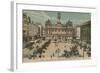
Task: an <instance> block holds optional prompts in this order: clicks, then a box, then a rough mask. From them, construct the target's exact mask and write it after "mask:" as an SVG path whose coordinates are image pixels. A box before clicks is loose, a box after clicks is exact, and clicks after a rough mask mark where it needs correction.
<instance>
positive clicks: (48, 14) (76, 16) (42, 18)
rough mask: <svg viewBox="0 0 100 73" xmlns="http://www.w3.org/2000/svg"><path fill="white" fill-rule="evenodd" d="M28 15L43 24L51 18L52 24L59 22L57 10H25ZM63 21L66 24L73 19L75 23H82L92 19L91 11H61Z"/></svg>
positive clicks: (35, 21)
mask: <svg viewBox="0 0 100 73" xmlns="http://www.w3.org/2000/svg"><path fill="white" fill-rule="evenodd" d="M23 13H26V14H27V16H29V17H31V20H32V21H33V22H34V23H37V22H39V23H41V24H42V25H44V24H45V22H46V21H47V20H48V19H50V20H51V22H52V24H56V23H57V13H58V12H57V11H36V10H23ZM60 13H61V23H62V24H65V23H66V22H67V21H68V20H70V21H72V22H73V24H74V25H81V24H82V23H84V22H86V21H88V20H91V13H83V12H60Z"/></svg>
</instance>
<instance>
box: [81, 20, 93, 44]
mask: <svg viewBox="0 0 100 73" xmlns="http://www.w3.org/2000/svg"><path fill="white" fill-rule="evenodd" d="M80 27H81V34H80V38H81V41H85V42H87V43H91V21H87V22H85V23H84V24H83V25H81V26H80Z"/></svg>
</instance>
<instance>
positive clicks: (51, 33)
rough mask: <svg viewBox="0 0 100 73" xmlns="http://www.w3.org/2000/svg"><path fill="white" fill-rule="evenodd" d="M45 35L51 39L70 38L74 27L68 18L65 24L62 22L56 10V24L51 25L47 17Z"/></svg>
mask: <svg viewBox="0 0 100 73" xmlns="http://www.w3.org/2000/svg"><path fill="white" fill-rule="evenodd" d="M45 35H46V37H47V38H48V39H52V40H59V41H64V40H71V39H73V37H74V36H75V29H74V27H73V24H72V22H71V21H70V20H69V21H68V22H67V23H66V25H64V24H62V23H61V14H60V13H59V12H58V14H57V23H56V24H54V25H53V24H52V23H51V21H50V20H49V19H48V20H47V21H46V22H45Z"/></svg>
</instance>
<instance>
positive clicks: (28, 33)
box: [23, 13, 39, 42]
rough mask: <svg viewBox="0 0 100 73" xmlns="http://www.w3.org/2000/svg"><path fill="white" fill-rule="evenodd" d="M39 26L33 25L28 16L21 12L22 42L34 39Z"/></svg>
mask: <svg viewBox="0 0 100 73" xmlns="http://www.w3.org/2000/svg"><path fill="white" fill-rule="evenodd" d="M38 32H39V27H38V25H35V24H34V23H33V22H32V21H31V18H30V17H29V16H27V15H26V14H25V13H24V14H23V42H28V41H31V40H34V39H35V37H36V36H37V35H38Z"/></svg>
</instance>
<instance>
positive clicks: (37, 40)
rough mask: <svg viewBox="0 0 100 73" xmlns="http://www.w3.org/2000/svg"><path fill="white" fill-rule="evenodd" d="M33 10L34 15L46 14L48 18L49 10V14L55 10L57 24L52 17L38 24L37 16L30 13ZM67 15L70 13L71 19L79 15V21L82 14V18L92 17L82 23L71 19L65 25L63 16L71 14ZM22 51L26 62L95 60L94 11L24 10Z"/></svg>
mask: <svg viewBox="0 0 100 73" xmlns="http://www.w3.org/2000/svg"><path fill="white" fill-rule="evenodd" d="M32 12H33V13H34V14H37V13H42V14H45V15H44V16H46V17H47V15H46V13H48V16H49V15H51V14H53V13H54V14H55V18H56V21H55V23H53V22H52V20H50V17H49V19H45V22H43V23H40V22H37V23H34V22H33V21H35V18H32V17H31V16H30V13H32ZM35 12H37V13H35ZM34 14H33V15H34ZM62 14H63V15H62ZM67 14H69V16H70V18H71V17H73V16H75V15H77V20H76V21H77V23H78V21H79V19H78V16H79V18H83V17H84V16H86V17H87V15H88V17H89V18H87V19H86V21H84V20H83V22H81V23H79V25H75V23H74V21H73V20H71V19H68V20H67V22H66V24H64V23H63V21H64V20H62V18H63V17H65V15H66V16H68V15H67ZM81 15H83V16H81ZM37 16H39V15H37ZM40 16H41V15H40ZM34 17H35V16H34ZM41 17H43V16H41ZM51 17H52V15H51ZM73 18H74V17H73ZM65 19H67V18H65ZM84 19H85V17H84ZM53 20H54V19H53ZM41 22H42V21H41ZM42 24H44V25H42ZM22 50H23V51H22V53H23V55H22V57H23V58H22V59H23V62H37V61H60V60H86V59H91V20H90V14H89V13H87V14H85V13H70V12H69V13H67V12H52V11H51V12H48V11H45V12H43V11H27V10H26V11H23V49H22Z"/></svg>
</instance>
